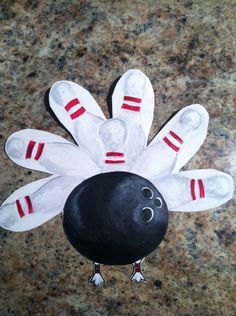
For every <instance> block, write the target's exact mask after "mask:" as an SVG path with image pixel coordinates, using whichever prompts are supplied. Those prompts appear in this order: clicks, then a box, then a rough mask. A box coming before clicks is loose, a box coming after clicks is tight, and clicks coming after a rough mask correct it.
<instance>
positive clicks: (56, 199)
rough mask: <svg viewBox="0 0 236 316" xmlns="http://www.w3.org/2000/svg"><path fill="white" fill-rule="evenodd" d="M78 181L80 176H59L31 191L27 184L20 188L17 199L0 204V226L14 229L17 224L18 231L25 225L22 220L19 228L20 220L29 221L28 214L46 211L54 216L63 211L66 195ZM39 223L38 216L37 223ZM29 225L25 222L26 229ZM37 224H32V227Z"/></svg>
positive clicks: (79, 181)
mask: <svg viewBox="0 0 236 316" xmlns="http://www.w3.org/2000/svg"><path fill="white" fill-rule="evenodd" d="M46 180H47V179H46ZM36 182H37V181H36ZM36 182H35V183H36ZM79 183H81V178H76V177H70V176H61V177H60V176H59V177H52V178H49V180H48V181H46V182H45V183H44V184H43V185H41V186H40V187H38V188H37V189H35V191H33V192H30V191H32V190H30V191H28V185H27V186H25V187H22V188H20V189H19V191H21V193H22V195H21V196H20V197H19V196H18V198H17V199H15V200H13V201H11V202H9V203H4V204H3V205H2V206H1V208H0V226H2V227H4V228H7V229H11V228H13V229H12V230H15V229H14V227H15V226H16V225H17V226H18V229H17V230H18V231H20V230H24V226H25V222H24V221H23V223H22V229H19V227H20V228H21V220H22V219H24V220H25V219H26V218H27V217H28V218H27V221H30V217H29V216H30V215H35V214H37V215H38V213H48V214H49V216H50V215H51V217H54V216H56V215H57V214H59V213H60V212H62V211H63V207H64V204H65V201H66V199H67V197H68V195H69V194H70V193H71V192H72V190H73V189H74V187H76V186H77V185H78V184H79ZM31 185H33V183H32V184H31ZM17 191H18V190H17ZM17 191H16V192H17ZM29 192H30V193H29ZM9 198H10V197H9ZM40 224H41V222H40V217H39V225H40ZM29 225H30V224H26V226H27V229H29ZM39 225H35V224H34V227H37V226H39ZM26 226H25V227H26ZM32 228H33V227H32ZM17 230H16V231H17Z"/></svg>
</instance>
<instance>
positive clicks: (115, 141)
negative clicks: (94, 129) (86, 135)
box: [99, 119, 127, 172]
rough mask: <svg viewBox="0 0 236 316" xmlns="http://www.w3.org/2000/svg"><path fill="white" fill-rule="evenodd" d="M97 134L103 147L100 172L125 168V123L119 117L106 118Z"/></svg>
mask: <svg viewBox="0 0 236 316" xmlns="http://www.w3.org/2000/svg"><path fill="white" fill-rule="evenodd" d="M99 135H100V138H101V140H102V142H103V144H104V149H105V152H104V154H103V157H104V158H103V167H102V172H111V171H124V170H126V169H127V164H126V155H125V152H124V147H125V140H126V137H127V129H126V125H125V123H124V122H123V121H121V120H119V119H110V120H107V121H105V122H104V123H103V124H102V126H101V128H100V130H99Z"/></svg>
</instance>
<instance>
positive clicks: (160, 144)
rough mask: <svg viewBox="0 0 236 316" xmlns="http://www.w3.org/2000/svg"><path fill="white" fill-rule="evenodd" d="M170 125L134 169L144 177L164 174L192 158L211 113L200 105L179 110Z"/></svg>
mask: <svg viewBox="0 0 236 316" xmlns="http://www.w3.org/2000/svg"><path fill="white" fill-rule="evenodd" d="M180 112H181V113H178V114H177V115H176V116H177V117H174V118H173V119H172V120H171V121H170V122H169V123H167V125H168V126H167V125H166V126H165V127H164V129H165V130H164V132H162V131H161V132H160V134H161V137H158V135H157V137H156V139H154V140H153V141H152V142H151V143H150V145H149V146H148V147H147V148H146V150H145V151H144V152H143V154H142V155H141V156H140V158H139V159H138V160H137V163H136V164H135V165H134V167H133V168H132V169H131V170H132V172H134V173H137V174H139V175H141V176H144V177H151V176H154V175H158V176H164V175H167V174H170V173H173V172H176V170H177V171H178V169H179V168H180V167H182V166H183V165H184V164H185V163H186V162H187V161H186V157H187V158H188V159H190V158H191V157H192V156H193V155H194V154H195V152H196V151H197V149H198V148H199V147H200V145H201V144H202V142H203V140H204V139H205V137H206V131H207V125H208V114H207V112H206V111H205V109H204V108H203V107H202V106H200V105H192V106H189V107H186V108H184V109H183V110H181V111H180Z"/></svg>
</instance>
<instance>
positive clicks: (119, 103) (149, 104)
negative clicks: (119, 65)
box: [112, 69, 154, 141]
mask: <svg viewBox="0 0 236 316" xmlns="http://www.w3.org/2000/svg"><path fill="white" fill-rule="evenodd" d="M153 112H154V92H153V88H152V85H151V82H150V80H149V78H148V77H147V76H146V75H145V74H144V73H143V72H142V71H140V70H138V69H130V70H128V71H127V72H126V73H125V74H123V76H122V77H121V78H120V79H119V81H118V82H117V84H116V87H115V89H114V92H113V95H112V116H113V117H114V118H119V119H121V120H123V121H125V122H126V124H127V125H128V124H130V123H132V124H136V125H138V126H139V125H141V126H142V129H143V131H144V135H145V138H146V141H147V139H148V134H149V131H150V128H151V125H152V121H153Z"/></svg>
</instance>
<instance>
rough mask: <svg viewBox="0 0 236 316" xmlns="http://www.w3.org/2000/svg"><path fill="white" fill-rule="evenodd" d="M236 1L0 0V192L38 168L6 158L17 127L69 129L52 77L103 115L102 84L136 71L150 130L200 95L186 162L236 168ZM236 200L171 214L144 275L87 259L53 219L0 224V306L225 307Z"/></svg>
mask: <svg viewBox="0 0 236 316" xmlns="http://www.w3.org/2000/svg"><path fill="white" fill-rule="evenodd" d="M235 15H236V2H235V1H234V0H232V1H229V0H228V1H226V0H222V1H218V2H217V1H210V0H204V1H203V0H196V1H191V0H179V1H176V0H167V1H164V0H160V1H150V0H145V1H144V0H143V1H142V0H139V1H138V0H137V1H133V2H132V3H131V2H130V1H83V0H81V1H70V0H64V1H63V0H59V1H51V0H48V1H36V0H28V1H26V0H17V1H7V0H6V1H4V0H3V1H1V6H0V21H1V22H0V23H1V27H0V38H1V42H0V94H1V99H0V103H1V106H0V111H1V121H0V124H1V135H0V141H1V147H0V148H1V154H0V155H1V156H0V157H1V179H0V191H1V201H4V200H5V199H6V198H7V197H8V196H9V195H10V194H11V193H12V192H13V191H15V190H16V189H17V188H19V187H21V186H22V185H24V184H27V183H29V182H31V181H33V180H36V179H39V178H42V177H44V176H45V174H42V173H40V172H36V171H29V170H27V169H24V168H21V167H19V166H16V165H14V164H13V163H12V162H11V161H10V160H9V159H8V158H7V156H6V154H5V153H4V151H3V148H4V142H5V140H6V139H7V137H8V136H9V135H10V134H11V133H13V132H15V131H17V130H19V129H23V128H36V129H42V130H46V131H49V132H52V133H55V134H57V135H61V136H63V137H65V138H67V139H69V140H70V136H69V135H68V134H67V133H66V131H65V130H64V129H63V128H61V127H60V126H59V125H58V124H57V122H56V121H55V120H54V119H53V118H52V116H51V115H50V114H49V113H48V112H47V110H46V108H45V105H44V97H45V93H46V92H47V90H48V89H49V88H50V86H51V85H52V83H53V82H55V81H57V80H61V79H67V80H72V81H75V82H77V83H80V84H81V85H83V86H84V87H85V88H87V89H88V90H89V91H90V92H91V93H92V94H93V96H94V97H95V99H96V100H97V102H98V103H99V104H100V105H101V107H102V109H103V110H104V112H105V114H106V115H107V117H108V110H107V103H106V99H107V93H108V90H109V87H110V85H111V84H112V82H114V80H116V79H117V78H118V77H119V76H120V75H122V74H123V73H124V72H125V71H126V70H128V69H129V68H139V69H141V70H142V71H144V72H145V73H146V74H147V75H148V76H149V78H150V80H151V82H152V84H153V87H154V90H155V100H156V106H155V118H154V123H153V126H152V130H151V135H150V137H152V136H153V135H154V134H155V133H156V132H157V130H158V129H159V128H160V127H161V126H162V125H163V123H164V122H165V121H166V120H167V119H168V118H169V117H170V115H171V114H172V113H173V112H175V111H177V110H178V109H180V108H182V107H183V106H186V105H189V104H192V103H200V104H203V105H204V106H205V107H206V109H207V110H208V112H209V114H210V124H209V131H208V136H207V139H206V141H205V143H204V145H203V146H202V147H201V149H200V150H199V152H198V153H197V154H196V155H195V157H194V158H193V159H191V161H190V162H189V163H188V164H187V165H186V166H185V168H186V169H197V168H215V169H219V170H223V171H225V172H228V173H230V174H231V175H232V176H233V177H234V178H235V175H236V164H235V162H236V159H235V158H236V145H235V139H236V129H235V127H236V121H235V118H236V107H235V101H236V66H235V46H236V41H235V36H236V20H235ZM234 211H235V199H232V200H231V201H229V202H228V203H227V204H225V205H223V206H221V207H218V208H216V209H213V210H210V211H206V212H200V213H188V214H187V213H175V212H173V213H171V214H170V223H169V229H168V233H167V235H166V237H165V240H164V241H163V242H162V244H161V246H160V248H159V249H157V250H156V251H154V252H153V253H152V254H151V255H149V256H148V257H147V258H146V259H145V263H144V273H145V276H146V278H147V282H146V283H145V284H140V285H138V284H133V283H131V282H130V280H129V276H130V273H131V270H132V268H131V266H120V267H119V266H118V267H113V266H111V267H110V266H103V267H102V271H103V275H104V277H105V278H106V280H107V283H106V284H105V285H104V286H103V287H100V288H95V287H93V286H92V285H91V284H88V277H89V276H90V275H91V272H92V265H91V262H89V261H88V260H87V259H86V258H84V257H83V256H81V255H80V254H78V253H77V252H76V251H75V250H74V249H73V248H72V247H71V246H70V244H69V242H68V241H67V239H66V237H65V235H64V232H63V228H62V225H61V220H60V216H57V217H56V218H54V219H52V220H51V221H49V222H47V223H45V224H44V225H42V226H40V227H38V228H36V229H34V230H32V231H28V232H24V233H13V232H10V231H6V230H4V229H1V230H0V233H1V239H0V245H1V250H0V251H1V268H0V280H1V281H0V315H3V316H8V315H16V316H23V315H34V316H38V315H50V316H53V315H57V316H59V315H60V316H64V315H65V316H67V315H71V316H74V315H80V316H81V315H88V316H99V315H104V316H106V315H132V316H134V315H135V316H139V315H142V316H143V315H147V316H149V315H155V316H158V315H160V316H187V315H188V316H190V315H191V316H194V315H201V316H211V315H212V316H221V315H224V316H233V315H235V312H236V304H235V296H234V295H233V273H234V272H235V270H234V267H235V266H234V264H235V259H236V258H235V216H234V215H233V214H234Z"/></svg>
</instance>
